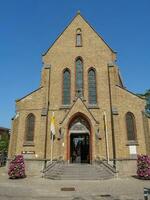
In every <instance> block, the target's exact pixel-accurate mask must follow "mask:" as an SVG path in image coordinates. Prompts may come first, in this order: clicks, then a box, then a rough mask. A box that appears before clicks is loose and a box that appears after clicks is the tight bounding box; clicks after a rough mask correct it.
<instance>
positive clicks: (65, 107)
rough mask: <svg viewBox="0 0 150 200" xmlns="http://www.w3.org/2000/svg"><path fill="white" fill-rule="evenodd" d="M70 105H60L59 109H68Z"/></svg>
mask: <svg viewBox="0 0 150 200" xmlns="http://www.w3.org/2000/svg"><path fill="white" fill-rule="evenodd" d="M70 107H71V105H62V106H61V107H60V108H59V109H69V108H70Z"/></svg>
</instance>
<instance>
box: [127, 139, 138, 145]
mask: <svg viewBox="0 0 150 200" xmlns="http://www.w3.org/2000/svg"><path fill="white" fill-rule="evenodd" d="M133 145H135V146H139V143H138V141H136V140H130V141H128V142H127V144H126V146H133Z"/></svg>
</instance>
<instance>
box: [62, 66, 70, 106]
mask: <svg viewBox="0 0 150 200" xmlns="http://www.w3.org/2000/svg"><path fill="white" fill-rule="evenodd" d="M66 71H68V72H69V74H70V87H69V93H70V102H69V104H64V73H65V72H66ZM70 104H71V71H70V69H69V68H68V67H66V68H65V69H64V70H63V71H62V105H63V106H70Z"/></svg>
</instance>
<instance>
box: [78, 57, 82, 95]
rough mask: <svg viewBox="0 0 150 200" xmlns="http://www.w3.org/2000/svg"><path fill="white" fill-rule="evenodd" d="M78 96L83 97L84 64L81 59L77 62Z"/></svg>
mask: <svg viewBox="0 0 150 200" xmlns="http://www.w3.org/2000/svg"><path fill="white" fill-rule="evenodd" d="M76 96H78V97H82V96H83V62H82V59H81V58H78V59H77V60H76Z"/></svg>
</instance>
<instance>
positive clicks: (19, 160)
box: [8, 155, 26, 179]
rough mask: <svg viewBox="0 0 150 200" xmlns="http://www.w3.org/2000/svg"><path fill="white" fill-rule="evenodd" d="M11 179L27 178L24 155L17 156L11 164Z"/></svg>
mask: <svg viewBox="0 0 150 200" xmlns="http://www.w3.org/2000/svg"><path fill="white" fill-rule="evenodd" d="M8 175H9V178H11V179H15V178H25V177H26V175H25V164H24V158H23V156H22V155H17V156H15V158H14V159H13V160H12V161H11V162H10V164H9V170H8Z"/></svg>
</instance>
